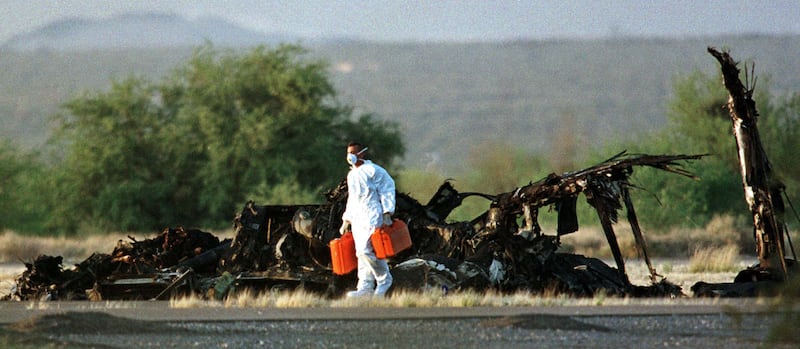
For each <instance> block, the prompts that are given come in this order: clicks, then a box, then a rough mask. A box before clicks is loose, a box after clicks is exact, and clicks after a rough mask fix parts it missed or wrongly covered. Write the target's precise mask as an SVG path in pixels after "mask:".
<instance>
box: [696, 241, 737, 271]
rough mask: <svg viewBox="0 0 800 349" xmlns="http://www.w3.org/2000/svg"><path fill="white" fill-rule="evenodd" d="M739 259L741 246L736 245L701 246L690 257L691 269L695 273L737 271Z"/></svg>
mask: <svg viewBox="0 0 800 349" xmlns="http://www.w3.org/2000/svg"><path fill="white" fill-rule="evenodd" d="M738 261H739V247H738V246H736V245H727V246H722V247H709V248H699V249H697V250H695V252H694V254H693V255H692V258H691V259H689V271H690V272H694V273H704V272H726V271H737V270H739V265H738V264H737V262H738Z"/></svg>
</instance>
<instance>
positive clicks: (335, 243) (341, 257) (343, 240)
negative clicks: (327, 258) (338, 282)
mask: <svg viewBox="0 0 800 349" xmlns="http://www.w3.org/2000/svg"><path fill="white" fill-rule="evenodd" d="M328 246H329V247H330V249H331V264H333V273H334V274H336V275H345V274H349V273H350V272H351V271H353V270H355V269H356V267H358V259H357V258H356V243H355V241H354V240H353V233H351V232H349V231H348V232H346V233H344V235H342V236H341V237H340V238H338V239H333V240H331V242H330V244H328Z"/></svg>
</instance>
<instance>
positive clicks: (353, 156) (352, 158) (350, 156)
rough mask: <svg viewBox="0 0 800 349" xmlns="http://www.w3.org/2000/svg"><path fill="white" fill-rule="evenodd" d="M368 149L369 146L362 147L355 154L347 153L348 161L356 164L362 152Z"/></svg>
mask: <svg viewBox="0 0 800 349" xmlns="http://www.w3.org/2000/svg"><path fill="white" fill-rule="evenodd" d="M367 149H369V148H364V149H361V151H359V152H358V153H355V154H353V153H347V163H348V164H350V165H351V166H355V165H356V163H357V162H358V156H359V155H361V153H363V152H365V151H367Z"/></svg>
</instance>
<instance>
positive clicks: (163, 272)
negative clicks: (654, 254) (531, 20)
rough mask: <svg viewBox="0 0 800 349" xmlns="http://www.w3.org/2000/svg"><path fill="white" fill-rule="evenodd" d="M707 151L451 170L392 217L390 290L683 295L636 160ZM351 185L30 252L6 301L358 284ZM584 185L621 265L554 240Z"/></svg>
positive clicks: (568, 229) (658, 161) (668, 161)
mask: <svg viewBox="0 0 800 349" xmlns="http://www.w3.org/2000/svg"><path fill="white" fill-rule="evenodd" d="M701 157H702V155H641V154H637V155H631V154H627V153H625V152H623V153H620V154H617V155H615V156H613V157H611V158H610V159H608V160H607V161H604V162H602V163H600V164H597V165H595V166H592V167H589V168H586V169H583V170H580V171H576V172H569V173H564V174H561V175H557V174H555V173H553V174H550V175H548V176H547V177H545V178H543V179H541V180H539V181H537V182H532V183H530V184H528V185H525V186H522V187H518V188H515V189H514V190H512V191H510V192H506V193H500V194H496V195H488V194H483V193H460V192H458V191H457V190H456V189H455V188H454V187H453V186H452V184H451V183H450V182H449V181H445V182H444V183H443V184H442V185H441V186H440V187H439V189H438V191H437V192H436V193H435V194H434V195H433V197H432V198H431V199H430V200H429V201H428V203H427V204H424V205H423V204H421V203H420V202H419V201H417V200H416V199H414V198H412V197H411V196H409V195H407V194H403V193H398V195H397V211H396V214H395V216H396V217H397V218H400V219H402V220H403V221H404V222H406V223H407V225H408V228H409V231H410V235H411V240H412V246H411V248H409V249H407V250H405V251H403V252H401V253H399V254H398V255H396V256H394V257H393V258H391V259H390V260H389V264H390V266H391V271H392V274H393V276H394V286H393V290H392V291H394V290H425V289H437V290H439V289H441V290H443V291H445V292H457V291H458V290H463V289H472V290H496V291H499V292H514V291H520V290H527V291H531V292H534V293H538V292H542V291H545V290H550V291H556V292H559V293H564V294H570V295H574V296H591V295H593V294H595V293H597V292H605V293H606V294H609V295H618V296H631V297H648V296H651V297H659V296H679V295H682V290H681V288H680V287H679V286H677V285H674V284H671V283H669V282H667V281H666V280H665V279H663V278H661V279H660V280H659V275H657V273H656V270H655V269H654V268H653V267H652V265H651V263H650V260H649V256H648V254H647V245H646V243H645V240H644V236H643V234H642V231H641V229H640V227H639V224H638V220H637V216H636V212H635V210H634V207H633V203H632V202H631V196H630V191H631V189H632V188H633V187H632V185H631V184H630V183H629V178H630V176H631V175H632V174H633V170H634V168H635V167H642V166H647V167H652V168H657V169H660V170H664V171H667V172H671V173H676V174H679V175H684V176H688V177H692V175H691V174H690V173H689V172H687V171H686V170H684V169H683V168H682V167H681V166H680V162H683V161H689V160H695V159H699V158H701ZM346 186H347V184H346V182H345V181H342V182H341V183H340V184H339V185H338V186H337V187H335V188H333V189H331V190H329V191H328V192H327V193H326V194H325V197H326V203H325V204H321V205H288V206H270V205H265V206H261V205H256V204H255V203H253V202H249V203H247V204H246V205H245V206H244V208H243V209H242V211H241V213H239V214H238V215H237V216H236V217H235V219H234V227H235V235H234V237H233V238H232V239H226V240H223V241H220V240H219V239H218V238H217V237H216V236H214V235H213V234H210V233H207V232H203V231H200V230H196V229H184V228H181V227H178V228H167V229H164V231H163V232H161V233H160V234H159V235H158V236H156V237H155V238H152V239H147V240H143V241H137V240H136V239H134V238H132V237H129V239H130V240H131V241H119V242H118V243H117V246H116V247H115V248H114V249H113V251H112V252H111V254H104V253H95V254H93V255H92V256H90V257H89V258H87V259H86V260H84V261H83V262H81V263H79V264H76V265H75V266H74V267H73V268H71V269H66V270H65V269H63V268H62V266H61V264H62V262H63V261H62V258H61V257H53V256H40V257H38V258H36V259H35V260H34V261H33V262H30V263H26V265H25V266H26V270H25V271H24V272H23V273H21V274H20V275H19V276H18V278H17V279H16V285H15V287H14V288H13V290H12V294H10V295H9V296H7V297H6V298H7V299H9V300H41V299H48V300H82V299H89V300H109V299H169V298H170V297H174V296H177V295H181V294H188V293H193V294H197V295H201V296H203V297H208V298H210V299H222V298H224V297H225V296H226V295H228V294H231V293H232V292H236V291H237V290H243V289H254V290H256V291H263V290H274V289H293V288H297V287H302V288H304V289H306V290H309V291H312V292H319V293H320V294H324V295H327V296H330V297H337V296H340V295H341V294H343V293H344V292H345V291H346V289H347V288H348V287H350V286H352V285H354V284H355V275H354V274H355V272H352V273H350V274H347V275H343V276H338V275H335V274H333V273H332V270H331V256H330V250H329V248H328V243H329V242H330V241H331V240H333V239H334V238H337V237H338V235H339V233H338V227H339V226H340V225H341V216H342V212H343V211H344V207H345V203H346V196H347V188H346ZM580 195H583V196H584V197H585V198H586V201H587V202H588V203H589V205H591V207H592V208H594V209H595V210H596V212H597V215H598V218H599V220H600V224H601V226H602V228H603V232H604V234H605V237H606V239H607V241H608V244H609V246H610V249H611V252H612V254H613V256H614V260H615V262H616V268H614V267H611V266H608V265H607V264H605V263H604V262H602V261H600V260H598V259H595V258H590V257H586V256H582V255H576V254H570V253H562V252H559V251H558V248H559V244H560V237H561V236H564V235H566V234H571V233H574V232H576V231H577V230H578V219H577V215H576V210H575V208H576V203H577V200H578V198H579V196H580ZM470 196H479V197H483V198H485V199H486V200H487V201H488V202H489V204H488V209H487V210H486V211H485V212H484V213H483V214H481V215H479V216H478V217H476V218H475V219H473V220H471V221H464V222H448V221H447V217H448V215H449V214H450V213H451V212H452V211H453V210H454V209H455V208H457V207H458V206H459V205H461V203H462V201H463V200H464V199H465V198H467V197H470ZM545 207H554V208H555V210H556V212H557V214H558V217H557V221H558V223H557V229H556V231H555V232H553V233H550V234H548V233H546V232H544V231H543V229H542V228H541V226H540V225H539V222H538V214H539V209H540V208H545ZM623 207H624V208H625V210H626V212H627V221H628V222H629V223H630V225H631V228H632V231H633V234H634V237H635V242H636V245H637V247H638V249H639V252H640V254H641V256H642V257H643V259H644V260H645V262H646V263H647V266H648V268H649V270H650V278H651V284H650V285H647V286H637V285H633V284H631V282H630V281H629V280H628V277H627V274H626V272H625V262H624V259H623V258H622V254H621V251H620V248H619V245H618V243H617V237H616V234H615V232H614V229H613V226H614V224H615V223H616V222H617V219H618V212H619V211H620V210H621V209H622V208H623Z"/></svg>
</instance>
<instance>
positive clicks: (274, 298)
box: [169, 290, 627, 308]
mask: <svg viewBox="0 0 800 349" xmlns="http://www.w3.org/2000/svg"><path fill="white" fill-rule="evenodd" d="M607 302H611V303H617V304H621V303H624V302H627V300H626V299H625V298H616V299H613V298H610V297H606V295H604V294H598V295H597V296H595V297H593V298H573V297H568V296H564V295H554V294H542V295H535V294H532V293H529V292H518V293H514V294H500V293H497V292H493V291H489V292H481V293H478V292H472V291H466V292H458V293H451V294H447V295H445V294H442V293H441V292H439V291H422V292H410V291H399V292H394V293H392V294H391V295H390V296H387V297H360V298H338V299H326V298H323V297H321V296H319V295H318V294H315V293H310V292H307V291H304V290H296V291H281V292H263V293H252V292H241V293H238V294H236V295H233V296H231V297H228V298H227V299H226V300H224V301H213V300H205V299H201V298H200V297H199V296H196V295H189V296H183V297H180V298H175V299H172V300H170V303H169V304H170V307H171V308H215V307H224V308H250V307H256V308H325V307H330V308H359V307H383V308H463V307H518V306H557V305H567V304H569V305H603V304H605V303H607Z"/></svg>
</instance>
